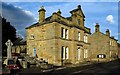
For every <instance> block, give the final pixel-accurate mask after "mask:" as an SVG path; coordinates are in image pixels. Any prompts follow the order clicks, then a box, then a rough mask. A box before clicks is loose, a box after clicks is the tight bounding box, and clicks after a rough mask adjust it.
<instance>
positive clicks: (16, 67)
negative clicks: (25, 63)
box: [5, 59, 19, 70]
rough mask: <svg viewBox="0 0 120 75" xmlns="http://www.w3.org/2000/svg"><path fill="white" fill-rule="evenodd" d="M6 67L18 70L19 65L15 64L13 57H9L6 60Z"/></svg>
mask: <svg viewBox="0 0 120 75" xmlns="http://www.w3.org/2000/svg"><path fill="white" fill-rule="evenodd" d="M5 67H6V68H9V69H10V70H18V69H19V66H18V65H17V64H15V62H14V60H13V59H9V60H8V61H7V65H6V66H5Z"/></svg>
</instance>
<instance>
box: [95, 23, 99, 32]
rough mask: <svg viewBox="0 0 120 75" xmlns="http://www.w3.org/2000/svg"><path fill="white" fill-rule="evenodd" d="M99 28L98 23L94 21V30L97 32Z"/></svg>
mask: <svg viewBox="0 0 120 75" xmlns="http://www.w3.org/2000/svg"><path fill="white" fill-rule="evenodd" d="M99 31H100V30H99V24H98V23H96V25H95V32H99Z"/></svg>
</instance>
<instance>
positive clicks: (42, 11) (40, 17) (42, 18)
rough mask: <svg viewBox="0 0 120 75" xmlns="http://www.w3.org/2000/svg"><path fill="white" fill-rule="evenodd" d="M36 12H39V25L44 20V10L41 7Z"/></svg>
mask: <svg viewBox="0 0 120 75" xmlns="http://www.w3.org/2000/svg"><path fill="white" fill-rule="evenodd" d="M38 12H39V23H41V22H43V21H44V20H45V12H46V10H45V9H44V7H43V6H42V7H41V8H40V10H39V11H38Z"/></svg>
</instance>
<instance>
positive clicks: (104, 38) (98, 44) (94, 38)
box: [90, 23, 118, 61]
mask: <svg viewBox="0 0 120 75" xmlns="http://www.w3.org/2000/svg"><path fill="white" fill-rule="evenodd" d="M90 44H91V45H90V50H91V52H90V54H91V56H90V58H91V60H92V61H110V60H114V59H116V58H117V57H118V43H117V40H116V39H115V38H114V37H113V36H110V32H109V30H108V29H107V30H106V34H104V33H102V32H100V27H99V24H98V23H96V26H95V32H94V33H93V34H92V35H91V37H90Z"/></svg>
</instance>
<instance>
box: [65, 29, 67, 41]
mask: <svg viewBox="0 0 120 75" xmlns="http://www.w3.org/2000/svg"><path fill="white" fill-rule="evenodd" d="M65 34H66V39H68V29H66V30H65Z"/></svg>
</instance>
